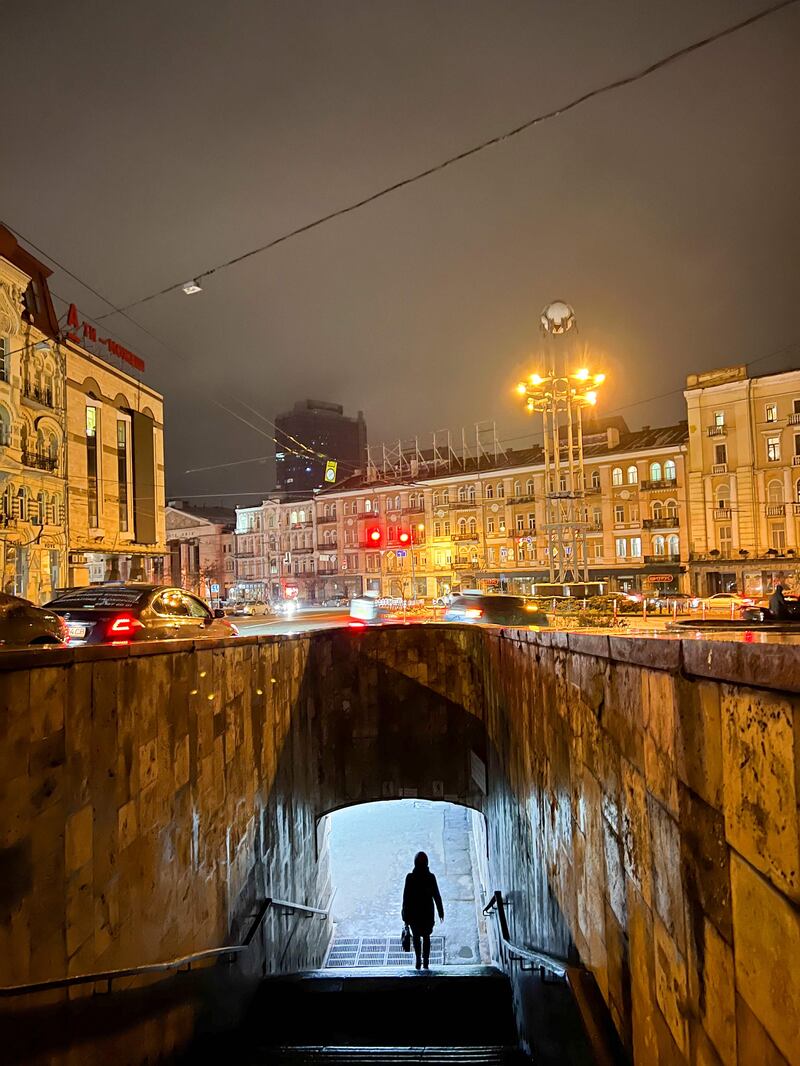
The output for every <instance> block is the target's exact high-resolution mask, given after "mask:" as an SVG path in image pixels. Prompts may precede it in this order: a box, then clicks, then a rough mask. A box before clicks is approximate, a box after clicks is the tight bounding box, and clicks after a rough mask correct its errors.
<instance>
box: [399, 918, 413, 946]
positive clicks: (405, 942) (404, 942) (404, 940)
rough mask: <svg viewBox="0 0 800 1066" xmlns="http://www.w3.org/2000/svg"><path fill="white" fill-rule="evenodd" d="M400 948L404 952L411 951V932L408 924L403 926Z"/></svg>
mask: <svg viewBox="0 0 800 1066" xmlns="http://www.w3.org/2000/svg"><path fill="white" fill-rule="evenodd" d="M400 947H401V948H402V949H403V951H411V930H410V929H409V928H408V923H406V925H404V926H403V932H402V933H401V934H400Z"/></svg>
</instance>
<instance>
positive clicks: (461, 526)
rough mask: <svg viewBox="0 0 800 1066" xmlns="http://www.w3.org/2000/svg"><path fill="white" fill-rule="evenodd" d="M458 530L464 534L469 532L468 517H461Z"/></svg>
mask: <svg viewBox="0 0 800 1066" xmlns="http://www.w3.org/2000/svg"><path fill="white" fill-rule="evenodd" d="M458 532H459V533H460V534H461V535H462V536H463V534H464V533H466V532H467V520H466V518H459V520H458Z"/></svg>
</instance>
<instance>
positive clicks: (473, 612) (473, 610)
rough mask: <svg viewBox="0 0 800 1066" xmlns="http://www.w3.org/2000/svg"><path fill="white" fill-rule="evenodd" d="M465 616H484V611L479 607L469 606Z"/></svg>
mask: <svg viewBox="0 0 800 1066" xmlns="http://www.w3.org/2000/svg"><path fill="white" fill-rule="evenodd" d="M464 617H465V618H483V611H481V610H479V609H478V608H477V607H468V608H467V609H466V611H464Z"/></svg>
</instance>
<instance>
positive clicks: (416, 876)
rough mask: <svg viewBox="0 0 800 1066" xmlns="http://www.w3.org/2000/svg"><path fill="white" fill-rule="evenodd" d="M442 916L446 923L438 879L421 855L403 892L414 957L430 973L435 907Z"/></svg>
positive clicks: (426, 859) (440, 917)
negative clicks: (412, 940)
mask: <svg viewBox="0 0 800 1066" xmlns="http://www.w3.org/2000/svg"><path fill="white" fill-rule="evenodd" d="M434 904H436V909H437V911H438V912H439V921H440V922H443V921H444V907H443V906H442V897H441V896H440V895H439V886H438V885H437V884H436V878H435V877H434V876H433V874H432V873H431V872H430V870H429V869H428V856H427V855H426V854H425V852H424V851H418V852H417V854H416V855H415V856H414V869H413V870H412V871H411V873H410V874H406V884H405V888H404V889H403V921H404V922H406V924H407V925H410V926H411V935H412V937H413V938H414V954H415V955H416V957H417V969H419V968H420V966H422V967H424V969H426V970H427V969H428V960H429V959H430V957H431V932H432V931H433V921H434V913H433V906H434Z"/></svg>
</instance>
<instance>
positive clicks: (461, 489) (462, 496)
mask: <svg viewBox="0 0 800 1066" xmlns="http://www.w3.org/2000/svg"><path fill="white" fill-rule="evenodd" d="M466 498H467V490H466V488H465V486H464V485H459V486H458V502H459V503H463V502H464V501H465V500H466Z"/></svg>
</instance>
